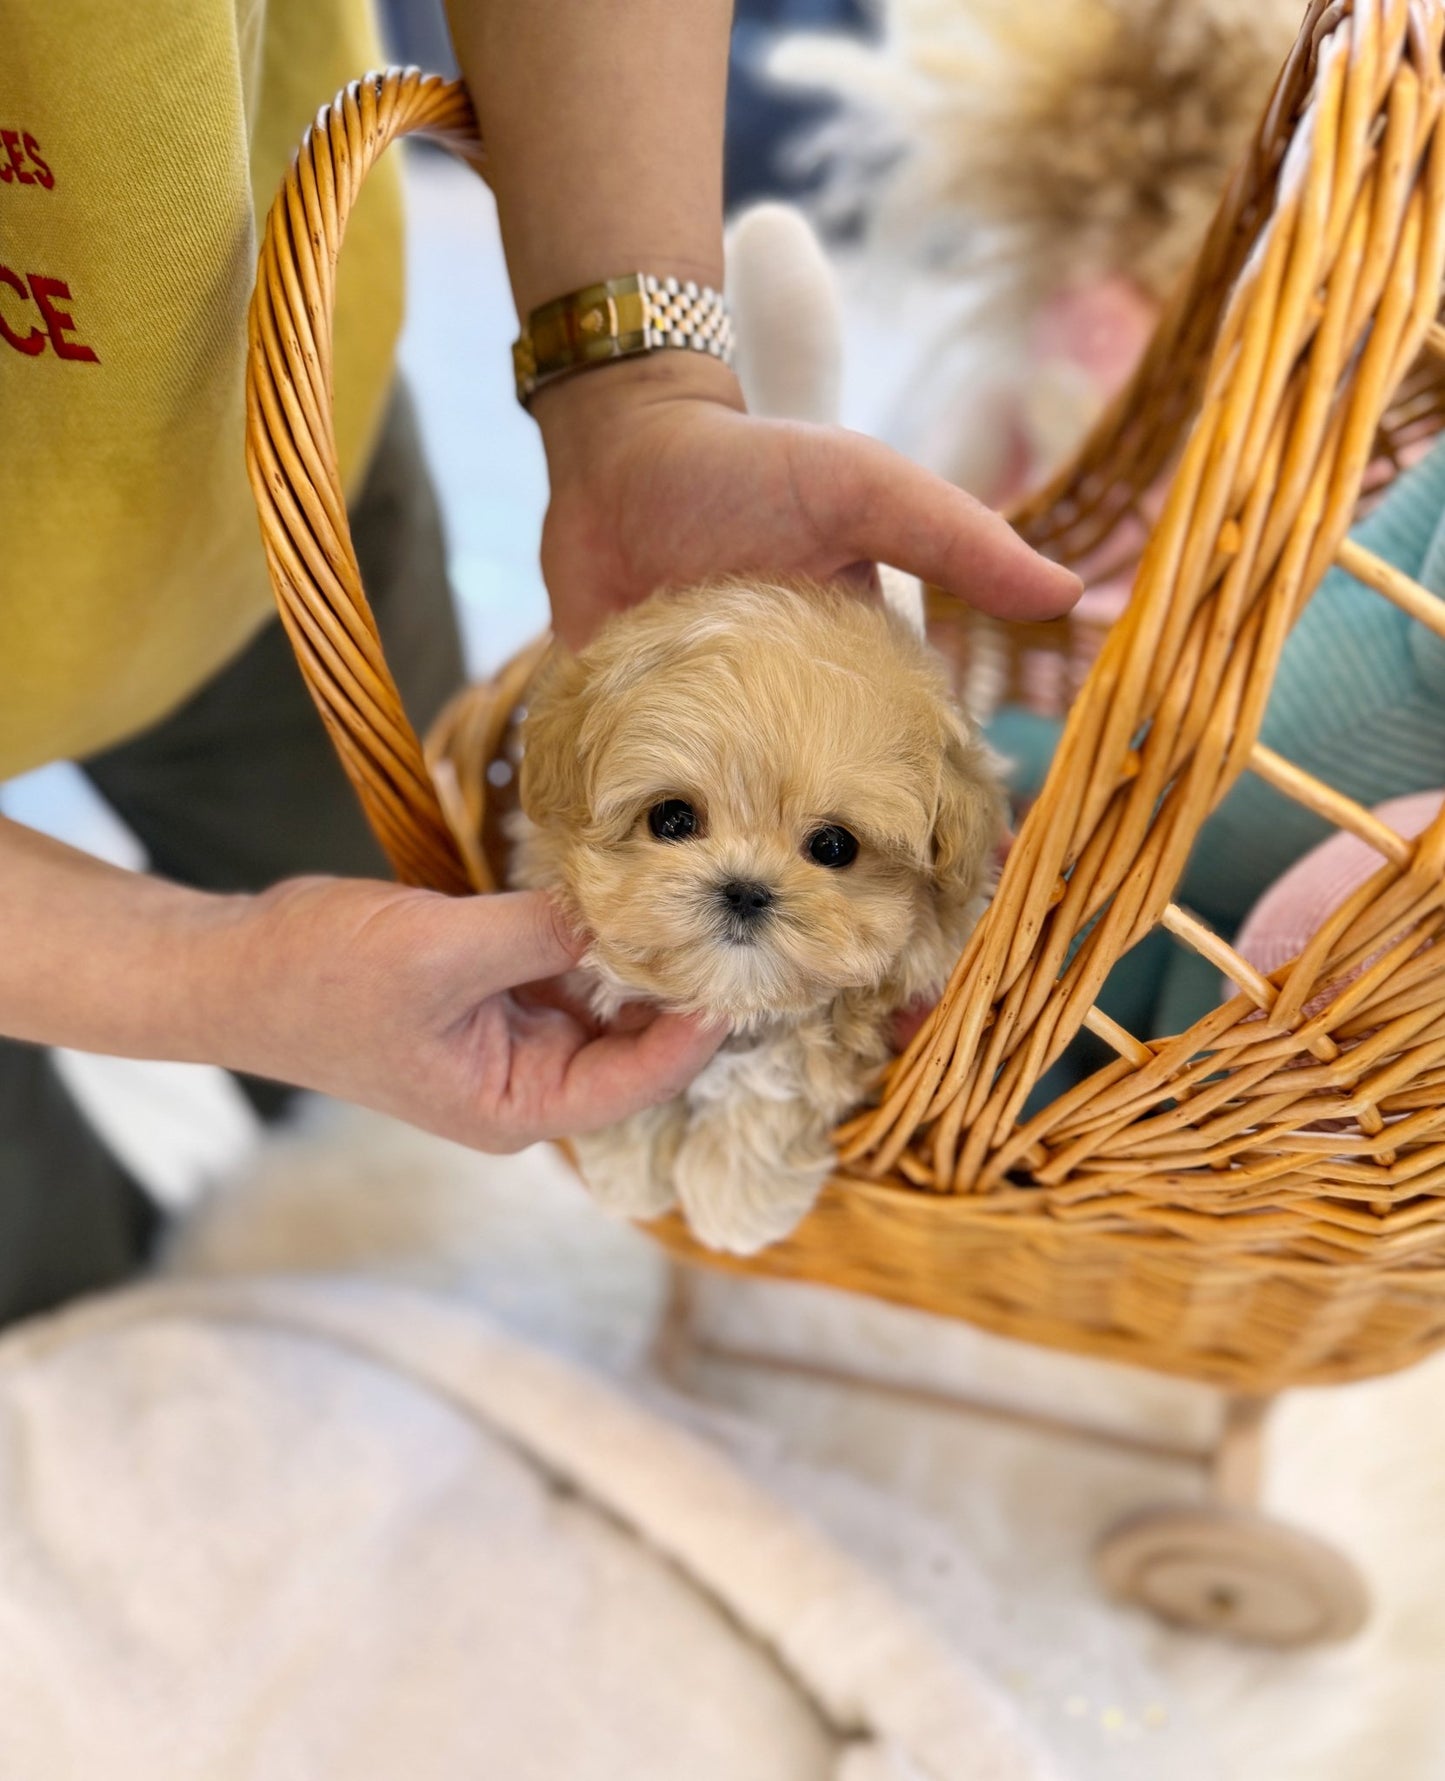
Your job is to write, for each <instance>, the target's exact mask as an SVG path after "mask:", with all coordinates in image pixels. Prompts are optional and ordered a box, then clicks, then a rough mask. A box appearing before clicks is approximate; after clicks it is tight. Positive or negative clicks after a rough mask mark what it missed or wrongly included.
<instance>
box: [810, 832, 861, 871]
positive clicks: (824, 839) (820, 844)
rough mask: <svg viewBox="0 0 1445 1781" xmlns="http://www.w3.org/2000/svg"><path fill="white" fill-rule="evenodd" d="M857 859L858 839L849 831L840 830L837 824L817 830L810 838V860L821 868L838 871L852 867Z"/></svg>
mask: <svg viewBox="0 0 1445 1781" xmlns="http://www.w3.org/2000/svg"><path fill="white" fill-rule="evenodd" d="M857 857H858V841H857V837H856V836H854V835H850V834H849V833H848V831H847V829H840V828H839V827H838V826H837V824H836V823H830V824H829V825H828V827H827V828H826V829H817V830H815V831H814V833H813V834H811V835H809V837H808V858H809V859H810V860H815V861H816V862H817V863H818V865H820V866H831V867H833V868H834V869H835V870H836V869H837V868H838V867H840V866H851V865H852V864H853V862H854V860H856V859H857Z"/></svg>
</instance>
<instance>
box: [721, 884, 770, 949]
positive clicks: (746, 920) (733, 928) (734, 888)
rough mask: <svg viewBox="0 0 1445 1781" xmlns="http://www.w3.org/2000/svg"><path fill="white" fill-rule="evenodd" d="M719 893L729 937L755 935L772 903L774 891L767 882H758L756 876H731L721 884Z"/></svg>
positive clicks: (732, 938)
mask: <svg viewBox="0 0 1445 1781" xmlns="http://www.w3.org/2000/svg"><path fill="white" fill-rule="evenodd" d="M717 897H718V902H719V903H720V904H721V906H722V911H723V916H724V925H725V927H726V930H727V935H728V938H729V939H730V940H738V941H748V940H752V939H754V938H756V936H757V932H758V929H759V928H760V927H761V926H762V925H763V924H764V923H765V922H766V921H767V919H768V913H769V911H770V910H771V909H772V906H773V893H772V892H771V891H770V890H769V889H768V887H767V885H765V884H758V883H757V882H756V881H755V880H753V879H743V878H731V879H729V880H728V882H727V883H726V884H720V885H719V886H718V889H717Z"/></svg>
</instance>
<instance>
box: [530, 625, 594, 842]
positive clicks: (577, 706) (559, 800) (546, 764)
mask: <svg viewBox="0 0 1445 1781" xmlns="http://www.w3.org/2000/svg"><path fill="white" fill-rule="evenodd" d="M589 677H590V676H589V670H588V667H587V664H586V663H585V662H584V661H582V660H580V659H579V658H578V657H577V656H574V655H571V654H569V653H568V652H567V651H565V650H562V649H558V650H557V651H556V652H555V653H554V654H553V655H552V656H551V657H550V658H549V659H548V660H547V661H546V662H545V663H544V664H543V666H542V670H541V673H540V674H538V676H537V678H536V680H534V681H533V683H532V687H531V690H530V692H529V694H528V698H527V717H526V721H525V722H524V723H523V725H522V767H521V777H520V780H519V785H518V791H519V795H520V798H521V804H522V809H523V810H524V811H525V812H526V814H527V815H528V816H529V817H530V818H531V820H532V821H533V822H534V823H536V824H537V825H538V827H539V828H546V827H547V826H548V825H549V824H551V823H554V822H559V821H560V822H566V823H567V824H568V825H569V826H575V825H576V824H578V823H579V822H581V821H583V820H584V819H585V817H586V815H587V781H586V769H585V765H584V762H583V757H582V747H581V730H582V719H583V715H584V712H585V702H584V700H583V693H584V692H585V690H586V687H587V682H588V679H589Z"/></svg>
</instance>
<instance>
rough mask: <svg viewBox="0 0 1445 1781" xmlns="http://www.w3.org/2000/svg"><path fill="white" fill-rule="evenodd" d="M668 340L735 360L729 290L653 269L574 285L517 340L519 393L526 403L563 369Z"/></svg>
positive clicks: (656, 347) (635, 353) (667, 344)
mask: <svg viewBox="0 0 1445 1781" xmlns="http://www.w3.org/2000/svg"><path fill="white" fill-rule="evenodd" d="M664 348H674V349H676V348H681V349H682V350H684V351H690V352H704V353H707V354H709V355H710V356H711V357H712V358H714V359H721V361H722V362H723V364H725V365H731V364H732V362H733V328H732V319H731V317H730V316H729V314H728V307H727V303H726V302H725V300H724V299H723V297H722V295H721V294H720V293H719V292H717V291H715V290H713V289H712V288H711V286H709V285H705V284H703V285H700V284H695V283H694V282H693V281H692V280H691V279H678V278H655V277H653V275H652V274H651V273H649V272H629V273H627V274H626V275H625V276H624V277H622V278H609V279H607V280H605V281H604V282H603V283H602V284H590V285H587V286H585V287H584V288H583V289H582V290H580V291H570V292H569V293H568V294H567V295H566V296H565V297H557V298H554V299H553V301H552V302H550V303H544V304H542V306H541V307H540V308H539V309H534V310H533V311H532V313H531V315H530V316H529V317H528V318H527V325H526V327H525V328H524V329H523V331H522V334H521V336H520V338H519V339H518V340H517V341H516V343H515V345H514V346H513V347H512V369H513V371H514V373H515V375H516V379H517V400H518V401H519V402H520V403H521V404H522V406H523V407H524V408H525V407H526V406H527V404H528V403H529V402H530V401H531V399H532V397H533V396H534V395H536V393H537V391H538V390H540V389H544V388H545V387H546V386H547V385H548V384H549V383H554V382H555V381H556V380H557V379H558V378H559V377H566V376H568V375H569V374H570V373H572V372H574V371H583V370H586V369H587V368H588V367H590V366H593V365H605V364H609V363H610V362H611V361H612V360H613V359H631V358H637V357H639V356H640V355H641V354H643V353H650V352H658V351H660V350H662V349H664Z"/></svg>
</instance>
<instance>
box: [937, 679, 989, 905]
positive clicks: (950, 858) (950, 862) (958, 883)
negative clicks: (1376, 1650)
mask: <svg viewBox="0 0 1445 1781" xmlns="http://www.w3.org/2000/svg"><path fill="white" fill-rule="evenodd" d="M943 724H944V734H943V761H942V765H941V770H940V773H939V785H938V808H937V811H936V813H935V815H934V820H933V876H934V882H935V884H936V885H937V887H938V890H939V893H940V894H941V895H942V896H943V897H944V898H945V899H946V900H947V901H948V902H950V903H966V902H969V901H971V900H972V899H973V898H974V897H976V896H977V895H978V894H979V892H980V891H981V890H982V889H983V888H984V885H985V883H986V882H987V878H988V867H989V861H990V860H991V858H992V856H993V851H994V848H995V847H996V846H997V845H998V842H999V840H1000V838H1001V836H1002V834H1003V827H1004V809H1005V806H1004V795H1003V788H1002V786H1001V785H1000V783H999V777H998V773H997V771H996V770H995V768H994V764H993V759H992V757H991V756H990V754H989V751H988V748H987V747H986V746H985V744H984V742H983V740H982V738H981V737H980V736H979V735H978V733H977V732H976V731H975V730H974V729H973V727H972V726H971V725H970V724H969V722H968V720H967V719H966V718H964V717H962V716H961V715H960V714H959V713H958V712H956V711H947V712H945V713H943Z"/></svg>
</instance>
